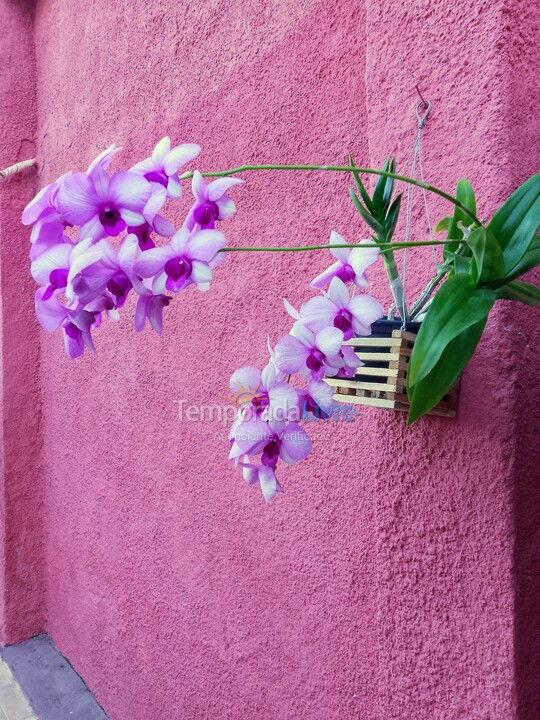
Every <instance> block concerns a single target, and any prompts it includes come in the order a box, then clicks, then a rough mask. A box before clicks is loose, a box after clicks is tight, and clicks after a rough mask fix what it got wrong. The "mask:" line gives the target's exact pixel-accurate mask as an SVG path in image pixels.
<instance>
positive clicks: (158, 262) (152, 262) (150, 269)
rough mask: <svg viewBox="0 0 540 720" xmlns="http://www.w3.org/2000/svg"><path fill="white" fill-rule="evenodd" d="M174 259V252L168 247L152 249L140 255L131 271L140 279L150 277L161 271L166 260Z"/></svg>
mask: <svg viewBox="0 0 540 720" xmlns="http://www.w3.org/2000/svg"><path fill="white" fill-rule="evenodd" d="M173 257H175V253H174V250H172V248H171V246H170V245H164V246H163V247H156V248H152V249H151V250H145V251H144V252H143V253H141V255H140V257H139V259H138V260H137V262H136V263H135V265H134V267H133V270H134V272H135V273H137V275H140V276H141V277H143V278H144V277H152V276H153V275H155V274H156V273H158V272H160V271H161V270H163V267H164V265H165V263H166V262H167V260H170V259H171V258H173Z"/></svg>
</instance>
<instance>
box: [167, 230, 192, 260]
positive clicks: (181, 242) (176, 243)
mask: <svg viewBox="0 0 540 720" xmlns="http://www.w3.org/2000/svg"><path fill="white" fill-rule="evenodd" d="M189 237H190V234H189V230H188V229H187V228H185V227H182V228H180V230H178V232H176V233H175V234H174V235H173V237H172V240H171V244H170V247H171V249H172V251H173V255H172V257H180V255H182V254H183V253H184V252H185V250H186V247H187V244H188V240H189Z"/></svg>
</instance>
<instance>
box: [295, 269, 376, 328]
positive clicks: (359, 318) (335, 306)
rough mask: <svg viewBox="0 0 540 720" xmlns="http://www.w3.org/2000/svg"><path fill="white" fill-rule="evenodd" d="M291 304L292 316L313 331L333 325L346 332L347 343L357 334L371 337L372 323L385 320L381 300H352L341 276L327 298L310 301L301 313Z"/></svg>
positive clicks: (303, 306) (359, 297) (302, 308)
mask: <svg viewBox="0 0 540 720" xmlns="http://www.w3.org/2000/svg"><path fill="white" fill-rule="evenodd" d="M287 305H288V304H287ZM287 305H286V306H285V307H286V308H287V310H288V311H289V313H290V314H292V316H293V317H294V318H295V319H296V320H300V321H301V322H302V323H304V324H305V325H307V327H309V328H310V330H313V332H315V333H316V332H319V331H320V330H322V329H323V328H325V327H328V326H329V325H333V326H334V327H337V328H339V329H340V330H341V331H342V332H343V337H344V339H345V340H349V339H350V338H352V337H353V336H354V335H369V334H370V333H371V323H373V322H375V320H379V319H380V318H382V317H384V308H383V306H382V305H381V303H380V302H379V301H378V300H375V298H373V297H371V296H369V295H364V294H362V295H355V296H354V297H351V296H350V295H349V291H348V289H347V287H346V285H345V283H344V282H343V281H342V280H340V279H339V278H338V277H334V278H332V281H331V283H330V287H329V288H328V293H325V296H324V297H323V296H322V295H319V296H318V297H314V298H311V299H310V300H308V301H307V302H306V303H305V304H304V305H302V307H301V308H300V313H299V314H298V313H296V312H295V311H294V309H293V308H291V306H290V305H289V306H288V307H287ZM291 310H293V312H294V314H293V312H291Z"/></svg>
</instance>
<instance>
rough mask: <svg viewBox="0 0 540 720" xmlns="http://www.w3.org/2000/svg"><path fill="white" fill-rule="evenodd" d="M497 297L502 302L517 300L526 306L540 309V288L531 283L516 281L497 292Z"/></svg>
mask: <svg viewBox="0 0 540 720" xmlns="http://www.w3.org/2000/svg"><path fill="white" fill-rule="evenodd" d="M497 297H498V298H501V300H515V301H516V302H522V303H524V304H525V305H533V306H534V307H540V288H539V287H537V286H536V285H531V284H530V283H526V282H521V280H514V281H513V282H510V283H508V285H503V286H502V287H501V288H499V289H498V290H497Z"/></svg>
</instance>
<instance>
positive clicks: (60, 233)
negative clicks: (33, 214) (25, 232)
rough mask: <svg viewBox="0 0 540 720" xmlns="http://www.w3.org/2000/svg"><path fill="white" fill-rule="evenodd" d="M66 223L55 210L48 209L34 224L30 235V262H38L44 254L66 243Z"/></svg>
mask: <svg viewBox="0 0 540 720" xmlns="http://www.w3.org/2000/svg"><path fill="white" fill-rule="evenodd" d="M65 229H66V223H65V222H64V218H63V217H62V216H61V215H60V213H59V212H57V211H56V210H55V209H54V208H52V207H51V208H47V209H46V210H45V211H44V212H43V213H41V215H40V217H39V220H37V221H36V222H35V223H34V226H33V227H32V232H31V233H30V243H31V244H30V260H36V259H37V258H38V257H39V256H40V255H41V253H42V252H45V250H48V249H49V248H51V247H53V245H57V244H58V243H62V242H64V231H65Z"/></svg>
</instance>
